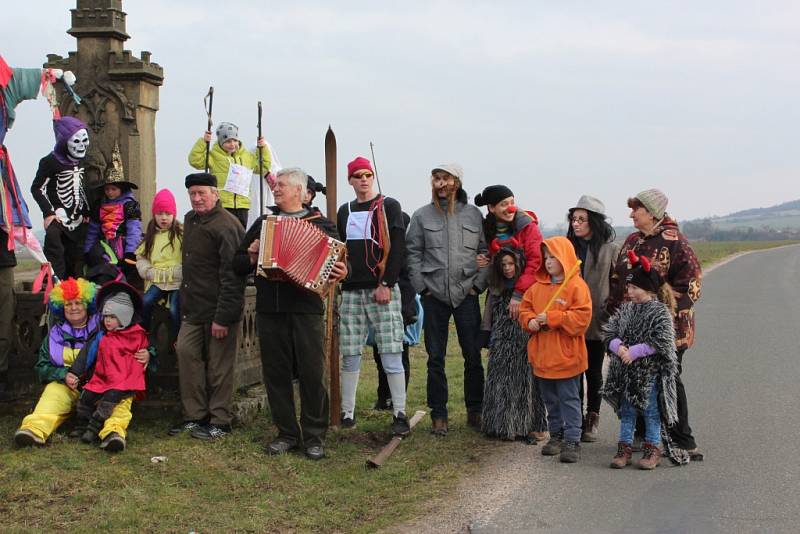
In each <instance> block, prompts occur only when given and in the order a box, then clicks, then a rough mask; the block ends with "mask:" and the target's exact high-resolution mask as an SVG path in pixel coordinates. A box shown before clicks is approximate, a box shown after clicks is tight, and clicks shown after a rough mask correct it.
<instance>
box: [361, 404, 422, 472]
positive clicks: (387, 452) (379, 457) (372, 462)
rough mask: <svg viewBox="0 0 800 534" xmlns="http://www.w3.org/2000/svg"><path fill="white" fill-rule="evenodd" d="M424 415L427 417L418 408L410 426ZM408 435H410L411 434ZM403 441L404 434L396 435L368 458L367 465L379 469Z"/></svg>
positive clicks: (412, 426)
mask: <svg viewBox="0 0 800 534" xmlns="http://www.w3.org/2000/svg"><path fill="white" fill-rule="evenodd" d="M423 417H425V412H423V411H422V410H418V411H417V413H415V414H414V415H413V417H411V420H410V421H409V422H408V426H409V427H410V428H412V429H413V428H414V427H415V426H416V424H417V423H419V422H420V421H421V420H422V418H423ZM408 435H409V436H410V435H411V434H408ZM401 441H403V436H394V437H393V438H392V440H391V441H390V442H389V443H387V444H386V446H385V447H384V448H382V449H381V451H380V452H379V453H378V454H376V455H375V456H374V457H373V458H370V459H369V460H367V467H371V468H373V469H377V468H379V467H380V466H382V465H383V463H384V462H385V461H386V460H387V459H388V458H389V456H391V455H392V453H393V452H394V450H395V449H396V448H397V446H398V445H400V442H401Z"/></svg>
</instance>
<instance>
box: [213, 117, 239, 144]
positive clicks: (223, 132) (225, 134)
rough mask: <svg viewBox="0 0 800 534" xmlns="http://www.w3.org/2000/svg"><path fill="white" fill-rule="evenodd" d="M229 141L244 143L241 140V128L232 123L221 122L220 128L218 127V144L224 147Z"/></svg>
mask: <svg viewBox="0 0 800 534" xmlns="http://www.w3.org/2000/svg"><path fill="white" fill-rule="evenodd" d="M228 139H236V140H237V141H239V142H241V141H242V140H241V139H239V127H238V126H236V125H235V124H233V123H232V122H221V123H219V126H217V143H219V144H220V146H222V144H223V143H225V141H227V140H228Z"/></svg>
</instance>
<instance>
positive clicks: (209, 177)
mask: <svg viewBox="0 0 800 534" xmlns="http://www.w3.org/2000/svg"><path fill="white" fill-rule="evenodd" d="M193 185H208V186H211V187H217V177H216V176H214V175H213V174H209V173H207V172H196V173H194V174H190V175H189V176H187V177H186V189H189V188H190V187H192V186H193Z"/></svg>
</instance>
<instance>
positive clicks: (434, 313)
mask: <svg viewBox="0 0 800 534" xmlns="http://www.w3.org/2000/svg"><path fill="white" fill-rule="evenodd" d="M463 176H464V171H463V170H462V169H461V166H460V165H458V164H456V163H448V164H445V165H440V166H439V167H436V168H434V169H433V170H432V171H431V189H432V191H431V192H432V195H431V196H432V200H431V203H430V204H428V205H426V206H423V207H421V208H420V209H418V210H417V211H416V212H414V215H413V216H412V217H411V223H410V225H409V228H408V233H407V235H406V250H407V254H408V260H407V261H408V269H409V273H410V276H411V283H412V284H413V286H414V289H415V290H416V291H417V292H418V293H420V294H421V295H422V307H423V309H424V327H423V330H424V332H425V350H427V352H428V406H429V407H430V409H431V418H432V419H433V433H434V434H435V435H437V436H446V435H447V396H448V392H447V375H446V374H445V369H444V357H445V353H446V352H447V336H448V326H449V323H450V317H451V316H452V317H453V318H454V320H455V324H456V332H457V333H458V343H459V345H460V346H461V353H462V355H463V356H464V402H465V404H466V406H467V423H468V424H469V425H470V426H472V427H473V428H478V429H480V426H481V409H482V404H483V366H482V365H481V350H480V344H479V341H478V336H479V332H480V323H481V311H480V306H479V304H478V294H479V293H480V292H481V291H483V290H484V289H485V288H486V276H487V274H488V269H486V268H485V267H483V268H478V265H477V255H478V253H479V252H481V251H484V250H485V249H486V242H485V240H484V236H483V229H482V220H483V217H482V216H481V213H480V211H479V210H478V208H477V207H475V206H473V205H470V204H468V203H467V193H466V192H465V191H464V189H463V188H462V186H461V183H462V182H461V181H462V178H463Z"/></svg>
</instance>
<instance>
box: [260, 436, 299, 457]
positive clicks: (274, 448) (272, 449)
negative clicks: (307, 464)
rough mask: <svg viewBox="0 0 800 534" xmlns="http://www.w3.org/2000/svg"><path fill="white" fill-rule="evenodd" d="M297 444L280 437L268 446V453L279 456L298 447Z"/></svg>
mask: <svg viewBox="0 0 800 534" xmlns="http://www.w3.org/2000/svg"><path fill="white" fill-rule="evenodd" d="M296 448H297V444H296V443H291V442H289V441H286V440H285V439H281V438H278V439H276V440H275V441H273V442H272V443H270V444H269V445H267V447H266V453H267V454H269V455H270V456H279V455H281V454H286V453H287V452H289V451H291V450H293V449H296Z"/></svg>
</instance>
